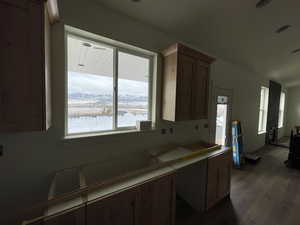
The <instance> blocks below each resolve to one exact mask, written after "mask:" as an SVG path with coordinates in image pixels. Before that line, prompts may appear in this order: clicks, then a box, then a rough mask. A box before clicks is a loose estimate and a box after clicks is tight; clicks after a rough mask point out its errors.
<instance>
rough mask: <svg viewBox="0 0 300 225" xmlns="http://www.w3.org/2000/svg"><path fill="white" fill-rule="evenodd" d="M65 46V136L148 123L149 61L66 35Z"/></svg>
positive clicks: (114, 47)
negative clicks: (145, 121)
mask: <svg viewBox="0 0 300 225" xmlns="http://www.w3.org/2000/svg"><path fill="white" fill-rule="evenodd" d="M67 43H68V74H67V79H68V83H67V110H66V111H67V122H66V127H67V129H66V134H67V135H68V134H81V133H95V132H104V131H115V130H124V129H135V128H136V122H137V121H138V120H149V119H151V118H150V114H151V113H150V112H151V97H150V96H151V70H152V68H151V66H152V56H148V55H143V54H142V53H140V52H136V51H132V50H127V49H124V48H118V47H116V46H111V45H109V44H104V43H102V42H95V41H91V40H89V39H85V38H79V37H77V36H74V35H70V34H68V37H67Z"/></svg>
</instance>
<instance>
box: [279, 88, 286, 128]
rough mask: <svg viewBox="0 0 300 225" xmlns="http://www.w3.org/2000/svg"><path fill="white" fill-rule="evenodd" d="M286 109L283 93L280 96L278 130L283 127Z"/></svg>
mask: <svg viewBox="0 0 300 225" xmlns="http://www.w3.org/2000/svg"><path fill="white" fill-rule="evenodd" d="M284 107H285V93H284V92H281V95H280V106H279V119H278V128H281V127H283V121H284Z"/></svg>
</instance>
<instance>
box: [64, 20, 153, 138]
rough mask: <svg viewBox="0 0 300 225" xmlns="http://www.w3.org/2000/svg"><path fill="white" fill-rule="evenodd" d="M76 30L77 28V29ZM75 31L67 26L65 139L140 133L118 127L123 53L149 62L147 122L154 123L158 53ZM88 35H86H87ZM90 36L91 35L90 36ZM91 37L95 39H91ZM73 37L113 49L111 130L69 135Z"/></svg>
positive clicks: (132, 128) (134, 128)
mask: <svg viewBox="0 0 300 225" xmlns="http://www.w3.org/2000/svg"><path fill="white" fill-rule="evenodd" d="M75 29H76V28H75ZM75 29H73V28H72V27H69V26H66V29H65V90H64V92H65V102H64V106H65V107H64V136H65V138H70V137H73V136H78V137H89V136H95V135H105V134H114V133H116V134H118V133H126V131H128V132H133V131H138V130H137V127H136V126H128V127H118V116H117V114H118V62H119V61H118V54H119V52H123V53H125V54H130V55H133V56H137V57H141V58H145V59H148V60H149V78H148V117H147V120H151V121H152V122H155V121H154V116H153V109H155V105H154V101H153V97H154V96H153V94H154V92H155V90H154V76H155V67H156V63H155V60H156V58H157V53H155V52H151V51H148V50H144V49H141V48H139V47H136V46H132V45H129V44H126V43H123V42H119V41H115V40H112V39H108V38H105V37H102V36H99V35H96V34H90V33H88V32H86V31H82V30H78V29H76V30H75ZM85 33H86V34H85ZM89 34H90V35H89ZM91 35H92V36H93V37H91ZM69 36H72V37H74V38H77V39H80V40H85V41H89V42H92V43H95V44H101V45H103V46H104V47H108V48H111V49H113V124H112V129H110V130H99V131H91V132H79V133H69V132H68V37H69Z"/></svg>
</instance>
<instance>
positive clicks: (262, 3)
mask: <svg viewBox="0 0 300 225" xmlns="http://www.w3.org/2000/svg"><path fill="white" fill-rule="evenodd" d="M271 2H272V0H260V1H259V2H258V3H256V8H263V7H265V6H267V5H268V4H270V3H271Z"/></svg>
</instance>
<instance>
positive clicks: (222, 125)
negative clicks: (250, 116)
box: [215, 96, 228, 146]
mask: <svg viewBox="0 0 300 225" xmlns="http://www.w3.org/2000/svg"><path fill="white" fill-rule="evenodd" d="M227 115H228V97H227V96H218V101H217V116H216V138H215V143H216V144H218V145H222V146H224V145H225V144H226V138H227V134H226V130H227V121H228V118H227Z"/></svg>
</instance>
